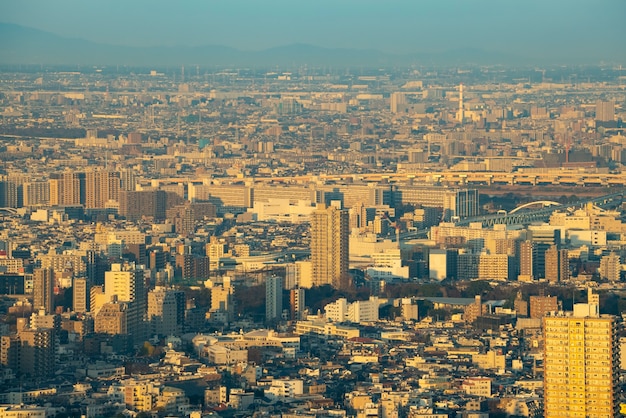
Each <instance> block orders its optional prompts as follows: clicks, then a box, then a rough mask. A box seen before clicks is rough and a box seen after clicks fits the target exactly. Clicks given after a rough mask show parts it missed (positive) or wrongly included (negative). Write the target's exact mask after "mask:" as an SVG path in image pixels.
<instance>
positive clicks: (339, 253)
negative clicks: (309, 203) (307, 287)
mask: <svg viewBox="0 0 626 418" xmlns="http://www.w3.org/2000/svg"><path fill="white" fill-rule="evenodd" d="M348 229H349V218H348V212H347V211H345V210H342V209H339V208H338V207H336V206H326V205H324V204H319V205H318V208H317V210H315V211H314V212H313V213H312V215H311V264H312V282H313V283H312V284H313V286H322V285H325V284H329V285H331V286H333V287H335V288H345V287H347V286H348V285H349V282H350V280H349V277H348V253H349V231H348Z"/></svg>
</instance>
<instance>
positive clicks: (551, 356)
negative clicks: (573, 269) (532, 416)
mask: <svg viewBox="0 0 626 418" xmlns="http://www.w3.org/2000/svg"><path fill="white" fill-rule="evenodd" d="M543 329H544V339H545V343H544V370H545V371H544V416H545V417H546V418H552V417H555V418H556V417H558V418H567V417H614V416H617V415H618V411H619V402H618V401H619V399H618V387H617V384H618V378H619V356H618V355H617V354H618V330H617V323H616V321H615V318H614V317H611V316H606V315H602V316H601V315H600V314H599V308H598V305H597V304H595V303H591V304H582V303H581V304H576V305H574V312H573V313H572V312H568V313H563V312H560V313H558V314H555V315H550V316H547V317H545V318H544V319H543Z"/></svg>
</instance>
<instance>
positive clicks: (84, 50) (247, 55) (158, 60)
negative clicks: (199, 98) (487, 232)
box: [0, 23, 529, 68]
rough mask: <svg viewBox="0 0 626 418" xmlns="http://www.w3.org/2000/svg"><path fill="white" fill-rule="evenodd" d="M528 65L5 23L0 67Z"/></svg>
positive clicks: (0, 30)
mask: <svg viewBox="0 0 626 418" xmlns="http://www.w3.org/2000/svg"><path fill="white" fill-rule="evenodd" d="M521 63H525V64H529V62H528V60H526V59H524V58H523V57H519V56H515V55H512V54H511V55H509V54H502V53H493V52H488V51H483V50H480V49H462V50H455V51H447V52H443V53H438V54H433V53H428V54H427V53H423V54H407V55H398V54H389V53H384V52H381V51H376V50H359V49H339V48H337V49H334V48H322V47H317V46H312V45H307V44H293V45H287V46H280V47H276V48H270V49H266V50H263V51H253V52H250V51H240V50H237V49H234V48H230V47H226V46H219V45H206V46H199V47H170V46H163V47H127V46H116V45H106V44H100V43H96V42H91V41H87V40H84V39H73V38H65V37H61V36H58V35H54V34H52V33H49V32H44V31H40V30H37V29H32V28H27V27H24V26H19V25H15V24H9V23H0V65H6V64H43V65H128V66H178V65H202V66H223V67H229V66H235V67H242V66H254V67H275V66H279V67H281V68H285V67H291V68H293V67H296V66H301V65H309V66H313V67H321V66H334V67H345V66H366V67H376V66H389V65H391V66H410V65H460V64H478V65H494V64H502V65H516V64H521Z"/></svg>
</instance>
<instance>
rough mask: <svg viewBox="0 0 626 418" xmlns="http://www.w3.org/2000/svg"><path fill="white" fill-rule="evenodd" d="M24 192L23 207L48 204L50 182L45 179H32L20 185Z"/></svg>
mask: <svg viewBox="0 0 626 418" xmlns="http://www.w3.org/2000/svg"><path fill="white" fill-rule="evenodd" d="M22 187H23V193H24V197H23V199H24V202H23V203H24V207H30V206H40V205H41V206H45V205H48V204H50V183H49V182H47V181H32V182H26V183H24V184H23V185H22Z"/></svg>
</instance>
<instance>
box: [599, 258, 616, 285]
mask: <svg viewBox="0 0 626 418" xmlns="http://www.w3.org/2000/svg"><path fill="white" fill-rule="evenodd" d="M621 270H622V263H621V260H620V256H619V254H617V253H614V252H611V253H610V254H608V255H605V256H604V257H602V258H601V259H600V269H599V273H600V277H601V278H602V279H607V280H609V281H611V282H618V281H619V279H620V272H621Z"/></svg>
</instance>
